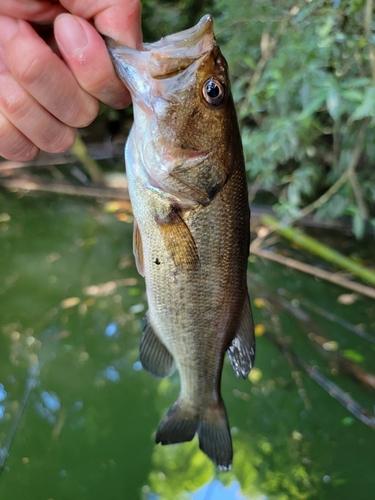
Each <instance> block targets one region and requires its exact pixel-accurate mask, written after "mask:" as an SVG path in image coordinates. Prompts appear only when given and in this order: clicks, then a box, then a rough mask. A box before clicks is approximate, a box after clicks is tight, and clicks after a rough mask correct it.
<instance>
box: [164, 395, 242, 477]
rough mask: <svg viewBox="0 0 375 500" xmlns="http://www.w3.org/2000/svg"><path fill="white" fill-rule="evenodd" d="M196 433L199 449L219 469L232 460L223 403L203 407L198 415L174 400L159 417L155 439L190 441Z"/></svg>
mask: <svg viewBox="0 0 375 500" xmlns="http://www.w3.org/2000/svg"><path fill="white" fill-rule="evenodd" d="M196 432H197V433H198V437H199V447H200V449H201V450H202V451H203V452H204V453H205V454H206V455H207V456H208V457H209V458H210V459H211V460H212V461H213V462H214V464H215V465H216V466H217V467H218V468H219V469H220V470H229V469H230V467H231V464H232V458H233V450H232V439H231V436H230V431H229V424H228V418H227V414H226V411H225V407H224V403H222V402H221V403H220V405H219V406H218V405H216V406H215V407H212V406H211V407H206V408H205V409H204V410H203V411H202V414H201V415H200V414H199V413H198V412H197V410H194V409H193V408H192V407H190V406H187V405H183V404H181V403H179V401H176V403H175V404H174V405H173V406H172V408H171V409H170V410H169V412H168V413H167V415H166V416H165V417H164V419H163V420H162V422H161V424H160V425H159V428H158V430H157V432H156V437H155V441H156V442H157V443H161V444H163V445H164V444H172V443H182V442H185V441H191V440H192V439H193V437H194V435H195V433H196Z"/></svg>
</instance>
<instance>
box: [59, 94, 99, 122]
mask: <svg viewBox="0 0 375 500" xmlns="http://www.w3.org/2000/svg"><path fill="white" fill-rule="evenodd" d="M98 112H99V101H98V100H97V99H95V98H90V100H89V102H87V103H85V104H84V105H81V106H75V105H72V107H71V112H70V118H69V119H67V120H66V123H67V125H70V126H71V127H76V128H83V127H87V126H88V125H90V123H92V122H93V121H94V120H95V118H96V117H97V116H98Z"/></svg>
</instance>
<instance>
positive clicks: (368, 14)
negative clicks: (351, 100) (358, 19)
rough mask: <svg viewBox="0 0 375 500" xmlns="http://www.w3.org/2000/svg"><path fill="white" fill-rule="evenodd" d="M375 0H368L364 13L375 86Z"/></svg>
mask: <svg viewBox="0 0 375 500" xmlns="http://www.w3.org/2000/svg"><path fill="white" fill-rule="evenodd" d="M373 4H374V2H373V0H366V5H365V11H364V28H365V37H366V40H367V44H368V45H367V47H368V53H369V61H370V69H371V75H372V84H373V85H375V51H374V46H373V45H372V43H371V24H372V16H373V8H374V7H373Z"/></svg>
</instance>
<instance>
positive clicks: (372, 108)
mask: <svg viewBox="0 0 375 500" xmlns="http://www.w3.org/2000/svg"><path fill="white" fill-rule="evenodd" d="M368 116H370V117H372V118H374V117H375V87H372V86H371V87H368V88H367V89H366V90H365V95H364V98H363V102H362V103H361V104H360V105H359V106H358V107H357V108H356V109H355V110H354V113H353V114H352V116H351V117H350V121H355V120H362V119H363V118H366V117H368Z"/></svg>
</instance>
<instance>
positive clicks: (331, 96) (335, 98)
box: [326, 89, 341, 120]
mask: <svg viewBox="0 0 375 500" xmlns="http://www.w3.org/2000/svg"><path fill="white" fill-rule="evenodd" d="M326 105H327V109H328V113H329V114H330V115H331V116H332V118H333V119H334V120H337V119H338V118H340V115H341V108H340V95H339V94H338V93H337V92H336V91H335V90H333V89H330V90H329V91H328V92H327V97H326Z"/></svg>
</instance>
